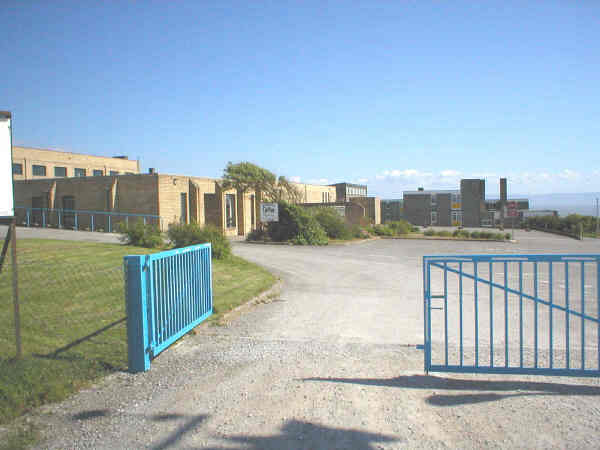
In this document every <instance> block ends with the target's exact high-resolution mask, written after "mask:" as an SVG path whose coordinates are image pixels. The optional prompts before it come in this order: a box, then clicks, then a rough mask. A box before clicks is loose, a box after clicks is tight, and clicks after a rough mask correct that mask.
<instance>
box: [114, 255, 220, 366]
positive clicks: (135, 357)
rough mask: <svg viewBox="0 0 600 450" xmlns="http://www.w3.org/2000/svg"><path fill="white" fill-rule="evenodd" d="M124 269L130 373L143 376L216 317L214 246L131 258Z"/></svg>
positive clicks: (126, 260) (126, 261)
mask: <svg viewBox="0 0 600 450" xmlns="http://www.w3.org/2000/svg"><path fill="white" fill-rule="evenodd" d="M124 265H125V280H126V285H125V294H126V303H127V341H128V360H129V370H130V371H132V372H142V371H146V370H148V369H150V360H151V359H152V358H154V357H155V356H157V355H158V354H159V353H160V352H162V351H163V350H164V349H166V348H167V347H168V346H169V345H171V344H172V343H173V342H175V341H176V340H177V339H179V338H180V337H182V336H183V335H184V334H185V333H187V332H188V331H190V330H191V329H192V328H194V327H196V326H197V325H198V324H200V323H201V322H202V321H203V320H205V319H206V318H207V317H209V316H210V315H211V314H212V311H213V303H212V263H211V245H210V244H201V245H195V246H191V247H185V248H180V249H175V250H169V251H166V252H161V253H155V254H153V255H141V256H139V255H137V256H126V257H125V258H124Z"/></svg>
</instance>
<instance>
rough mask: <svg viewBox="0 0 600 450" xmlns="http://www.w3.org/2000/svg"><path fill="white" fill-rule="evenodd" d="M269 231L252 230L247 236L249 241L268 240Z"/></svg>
mask: <svg viewBox="0 0 600 450" xmlns="http://www.w3.org/2000/svg"><path fill="white" fill-rule="evenodd" d="M268 237H269V236H268V235H267V232H266V231H265V230H264V229H260V230H259V229H256V230H252V231H251V232H250V233H248V236H247V237H246V240H247V241H266V240H267V239H268Z"/></svg>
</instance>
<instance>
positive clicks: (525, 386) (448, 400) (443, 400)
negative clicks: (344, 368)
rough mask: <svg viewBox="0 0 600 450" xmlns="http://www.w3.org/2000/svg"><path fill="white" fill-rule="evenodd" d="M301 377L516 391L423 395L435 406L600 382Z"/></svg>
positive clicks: (597, 390) (597, 389)
mask: <svg viewBox="0 0 600 450" xmlns="http://www.w3.org/2000/svg"><path fill="white" fill-rule="evenodd" d="M302 381H325V382H330V383H348V384H362V385H365V386H387V387H398V388H408V389H443V390H449V391H501V392H506V391H517V392H511V393H507V394H497V393H493V392H487V393H485V394H463V395H437V394H434V395H430V396H429V397H427V399H426V402H427V403H429V404H430V405H434V406H455V405H463V404H472V403H481V402H491V401H496V400H502V399H505V398H510V397H524V396H532V395H585V396H589V395H598V396H600V386H589V385H580V384H565V383H548V382H540V381H512V380H497V381H494V380H465V379H456V378H443V377H435V376H430V375H409V376H400V377H395V378H303V379H302Z"/></svg>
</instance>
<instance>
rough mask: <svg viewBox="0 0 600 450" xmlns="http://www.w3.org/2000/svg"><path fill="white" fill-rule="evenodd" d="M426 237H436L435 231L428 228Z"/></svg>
mask: <svg viewBox="0 0 600 450" xmlns="http://www.w3.org/2000/svg"><path fill="white" fill-rule="evenodd" d="M423 234H424V235H425V236H435V230H434V229H433V228H428V229H427V230H425V231H424V232H423Z"/></svg>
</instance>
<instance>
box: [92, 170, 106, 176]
mask: <svg viewBox="0 0 600 450" xmlns="http://www.w3.org/2000/svg"><path fill="white" fill-rule="evenodd" d="M92 175H94V176H95V177H102V176H104V171H103V170H98V169H94V172H93V173H92Z"/></svg>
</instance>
